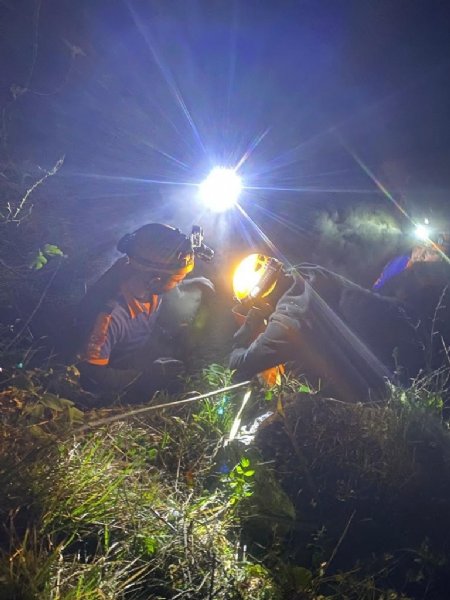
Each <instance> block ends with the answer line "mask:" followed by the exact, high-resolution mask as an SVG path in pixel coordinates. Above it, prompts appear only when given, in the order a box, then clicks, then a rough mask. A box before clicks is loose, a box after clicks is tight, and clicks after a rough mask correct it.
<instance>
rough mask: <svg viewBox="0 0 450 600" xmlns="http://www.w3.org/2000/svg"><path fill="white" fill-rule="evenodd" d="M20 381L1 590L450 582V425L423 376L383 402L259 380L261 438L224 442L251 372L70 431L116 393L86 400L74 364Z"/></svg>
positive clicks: (276, 592)
mask: <svg viewBox="0 0 450 600" xmlns="http://www.w3.org/2000/svg"><path fill="white" fill-rule="evenodd" d="M229 381H230V373H229V371H227V370H226V369H223V368H222V367H220V366H219V365H212V366H211V367H210V368H209V369H207V370H206V371H205V372H204V373H203V374H202V376H201V378H200V379H198V380H195V381H190V382H188V385H189V386H190V388H191V390H192V391H193V392H203V391H206V390H210V389H211V388H214V387H216V388H219V387H222V386H224V385H226V384H227V383H229ZM11 383H12V384H14V385H10V386H9V387H8V388H6V389H5V390H4V391H3V392H2V393H1V394H0V402H1V407H2V423H1V426H0V455H1V458H0V484H1V485H0V520H1V523H2V530H1V533H0V599H3V598H4V599H5V600H35V599H39V600H69V599H70V600H72V599H80V600H81V599H86V598H87V599H91V598H92V599H100V600H103V599H105V598H108V599H123V600H141V599H142V600H143V599H155V600H156V599H166V598H167V599H168V598H183V599H192V600H194V599H195V600H197V599H198V600H202V599H205V600H210V599H218V600H221V599H222V600H234V599H235V600H288V599H289V600H295V599H299V600H331V599H336V600H337V599H341V598H343V599H349V600H350V599H351V600H353V599H355V600H381V599H382V598H383V599H384V600H387V599H388V598H389V599H390V600H401V599H403V600H404V599H407V598H416V597H427V595H426V594H427V593H428V592H429V591H430V590H431V591H432V593H433V595H432V596H430V598H436V599H439V598H446V596H445V594H446V591H443V590H446V589H447V587H448V586H447V584H448V576H447V571H448V556H447V554H448V547H447V541H446V540H447V537H446V534H445V532H446V531H448V530H449V529H450V523H449V522H448V521H449V516H448V515H449V514H450V510H448V508H450V506H449V505H450V484H448V483H447V482H448V481H450V477H448V475H450V473H448V469H449V468H450V466H449V465H450V461H449V458H450V439H449V434H448V432H447V430H446V427H445V424H444V426H443V424H442V405H441V403H440V402H439V401H438V396H439V395H438V394H429V393H428V392H427V391H426V390H427V386H426V385H425V384H424V382H420V383H419V382H418V383H417V385H416V386H415V387H414V388H413V389H412V390H411V391H410V392H408V393H407V394H405V392H404V391H402V390H394V389H393V390H392V398H391V400H390V402H389V403H387V404H385V405H355V404H346V403H343V402H336V401H333V400H331V399H324V398H321V397H320V394H314V393H312V390H310V389H309V388H308V387H307V386H305V385H304V384H303V383H301V382H297V381H295V380H293V379H288V380H285V381H284V382H283V386H282V387H281V388H276V389H273V390H272V391H271V392H270V393H266V392H265V391H263V390H258V389H254V391H253V395H252V397H253V404H252V405H251V406H249V407H248V409H247V410H248V412H247V417H248V416H249V415H256V414H258V413H261V412H264V411H266V410H267V408H268V407H271V408H272V409H273V410H274V415H273V416H272V417H270V418H269V419H267V420H266V421H265V422H264V423H263V424H262V425H261V426H260V428H259V431H258V434H257V437H256V440H255V442H256V443H255V444H253V445H251V446H244V445H242V444H241V443H240V442H239V440H234V441H233V442H232V443H230V444H228V445H225V444H224V440H225V439H226V434H227V432H228V431H229V428H230V426H231V423H232V422H233V419H234V417H235V415H236V413H237V411H238V408H239V406H240V403H241V401H242V395H243V390H238V391H235V392H234V393H233V394H230V395H229V396H226V397H225V396H224V395H222V396H219V397H218V398H216V399H215V400H214V399H209V400H208V401H204V402H202V403H199V404H198V405H196V404H191V405H187V406H185V407H177V408H176V409H175V408H173V409H168V410H164V411H156V412H152V413H148V414H141V415H139V418H138V417H137V416H136V417H134V418H128V419H126V420H122V421H121V420H119V421H114V422H111V423H109V424H104V425H102V426H97V427H94V428H92V429H87V430H83V432H81V433H80V432H79V433H76V431H77V429H78V428H79V425H80V424H81V423H83V422H85V420H86V418H88V419H89V420H90V421H95V420H96V419H98V418H99V417H100V418H102V417H107V416H108V415H114V414H116V413H117V410H119V409H117V408H116V409H111V410H108V409H103V410H101V411H88V412H87V413H85V414H82V413H79V412H78V411H77V410H76V409H75V407H74V405H73V403H72V402H71V401H70V400H68V399H67V398H66V397H65V396H63V395H62V392H61V390H64V394H67V395H70V390H71V389H76V385H75V383H74V372H73V371H70V370H69V371H64V370H63V371H57V370H55V371H53V372H52V373H49V372H48V371H39V372H37V371H33V372H31V371H30V372H28V371H21V372H20V373H19V375H18V377H17V378H15V379H14V380H13V381H12V382H11ZM58 390H59V392H58ZM77 393H78V392H77ZM168 400H170V399H168ZM427 590H428V591H427ZM430 593H431V592H430ZM424 594H425V595H424ZM439 594H441V595H439Z"/></svg>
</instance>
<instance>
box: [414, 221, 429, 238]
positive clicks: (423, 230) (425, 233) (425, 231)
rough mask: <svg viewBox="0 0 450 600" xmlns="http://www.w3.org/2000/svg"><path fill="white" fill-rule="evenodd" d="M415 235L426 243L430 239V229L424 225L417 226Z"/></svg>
mask: <svg viewBox="0 0 450 600" xmlns="http://www.w3.org/2000/svg"><path fill="white" fill-rule="evenodd" d="M415 235H416V238H418V239H419V240H422V241H423V242H425V241H426V240H428V239H429V237H430V228H429V227H427V226H426V225H422V224H419V225H416V231H415Z"/></svg>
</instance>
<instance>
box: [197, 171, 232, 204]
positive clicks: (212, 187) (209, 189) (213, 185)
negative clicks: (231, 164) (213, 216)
mask: <svg viewBox="0 0 450 600" xmlns="http://www.w3.org/2000/svg"><path fill="white" fill-rule="evenodd" d="M241 190H242V182H241V178H240V177H239V175H237V174H236V171H235V170H234V169H228V168H226V167H215V168H214V169H213V170H212V171H211V173H210V174H209V175H208V177H207V178H206V179H205V181H203V183H201V184H200V198H201V199H202V200H203V202H204V203H205V204H206V205H207V206H208V207H209V208H210V209H211V210H213V211H214V212H223V211H225V210H227V209H229V208H232V207H233V206H234V205H235V204H236V203H237V201H238V198H239V194H240V193H241Z"/></svg>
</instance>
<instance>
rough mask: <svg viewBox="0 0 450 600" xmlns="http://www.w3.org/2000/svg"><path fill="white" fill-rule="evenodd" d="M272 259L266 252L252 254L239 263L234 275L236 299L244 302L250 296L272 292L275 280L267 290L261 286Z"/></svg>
mask: <svg viewBox="0 0 450 600" xmlns="http://www.w3.org/2000/svg"><path fill="white" fill-rule="evenodd" d="M270 260H272V259H270V258H268V257H267V256H264V254H250V255H249V256H247V257H246V258H244V259H243V260H242V261H241V262H240V263H239V265H238V266H237V268H236V270H235V272H234V276H233V293H234V297H235V298H236V300H239V302H243V301H244V300H247V299H249V298H257V297H258V296H260V297H264V296H267V295H268V294H270V292H271V291H272V290H273V288H274V287H275V282H274V283H273V284H272V285H271V286H270V288H269V289H267V290H261V289H260V287H259V284H260V283H261V280H262V277H263V275H264V273H265V272H266V269H267V266H268V265H269V262H270Z"/></svg>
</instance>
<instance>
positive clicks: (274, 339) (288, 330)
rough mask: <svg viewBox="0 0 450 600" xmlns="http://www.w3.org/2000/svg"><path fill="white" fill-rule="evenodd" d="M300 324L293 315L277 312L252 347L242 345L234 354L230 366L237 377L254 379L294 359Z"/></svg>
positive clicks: (231, 356)
mask: <svg viewBox="0 0 450 600" xmlns="http://www.w3.org/2000/svg"><path fill="white" fill-rule="evenodd" d="M296 329H298V324H297V323H296V322H295V321H294V320H293V319H292V318H291V317H289V316H287V315H283V314H280V313H278V312H275V313H274V314H273V315H272V317H271V318H270V320H269V323H268V325H267V328H266V330H265V331H264V332H263V333H261V334H260V335H259V336H258V337H257V338H256V339H255V341H254V342H252V343H251V344H250V346H249V347H248V348H242V347H239V345H240V344H239V343H238V345H237V346H236V347H235V348H234V349H233V351H232V352H231V355H230V360H229V367H230V369H235V370H236V379H238V380H244V379H250V378H252V377H254V376H255V375H257V374H258V373H260V372H261V371H265V370H266V369H270V368H271V367H275V366H276V365H279V364H280V363H284V362H287V361H289V360H292V358H293V354H294V352H295V345H294V339H295V336H296Z"/></svg>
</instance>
